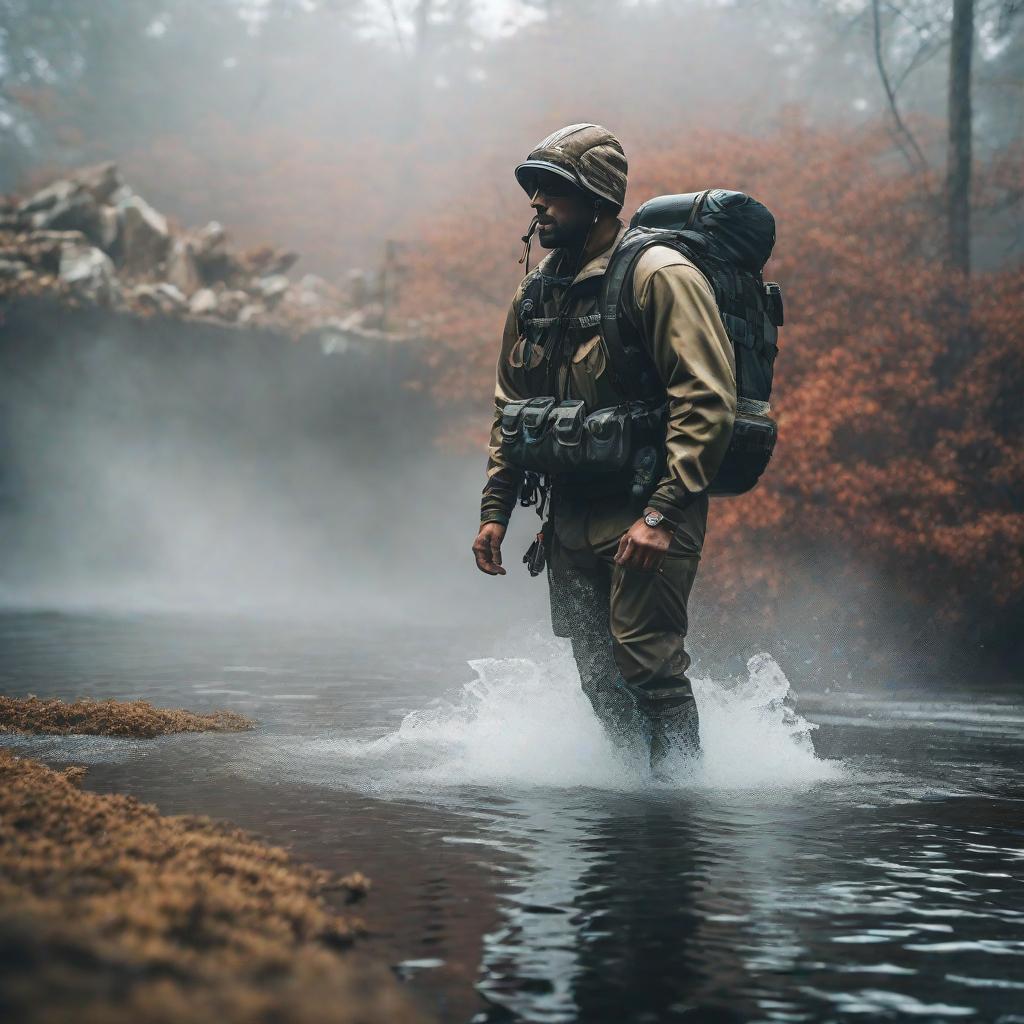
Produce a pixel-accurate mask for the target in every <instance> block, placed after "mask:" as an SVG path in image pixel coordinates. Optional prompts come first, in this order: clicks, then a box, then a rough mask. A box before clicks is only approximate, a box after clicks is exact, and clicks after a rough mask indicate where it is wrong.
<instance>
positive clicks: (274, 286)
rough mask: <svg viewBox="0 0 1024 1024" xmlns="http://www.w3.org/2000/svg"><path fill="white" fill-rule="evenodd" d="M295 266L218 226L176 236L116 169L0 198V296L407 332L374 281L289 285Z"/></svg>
mask: <svg viewBox="0 0 1024 1024" xmlns="http://www.w3.org/2000/svg"><path fill="white" fill-rule="evenodd" d="M298 259H299V255H298V253H295V252H292V251H290V250H284V249H275V248H273V247H272V246H267V245H263V246H258V247H256V248H251V249H245V250H238V249H235V248H234V247H233V246H232V245H231V243H230V239H229V236H228V233H227V231H226V230H225V228H224V227H223V225H221V224H219V223H218V222H217V221H210V222H209V223H208V224H206V225H205V226H203V227H199V228H190V229H179V228H178V227H176V225H175V224H174V223H173V221H172V220H171V219H170V218H168V217H166V216H165V215H164V214H162V213H161V212H160V211H159V210H157V209H155V208H154V207H153V206H152V205H150V204H149V203H148V202H146V200H145V199H144V198H143V197H142V196H140V195H138V194H136V193H135V192H134V191H133V190H132V189H131V188H130V187H129V186H128V185H126V184H125V183H124V181H123V180H122V178H121V174H120V172H119V170H118V168H117V166H116V164H113V163H105V164H98V165H96V166H92V167H84V168H81V169H79V170H77V171H74V172H73V173H71V174H69V175H68V176H67V177H65V178H61V179H60V180H58V181H54V182H52V183H51V184H49V185H47V186H46V187H45V188H42V189H40V190H39V191H37V192H35V193H34V194H32V195H30V196H28V197H24V198H17V197H12V196H6V197H0V299H14V298H17V297H18V296H47V297H52V298H53V299H55V300H56V301H58V302H60V303H61V304H65V305H69V306H73V307H74V306H82V305H85V306H102V307H106V308H109V309H112V310H115V311H118V312H125V313H130V314H136V315H138V316H164V317H181V318H184V319H202V320H207V321H209V320H213V321H217V322H219V323H224V324H232V325H236V326H238V327H257V328H266V329H270V330H275V331H279V332H281V333H284V334H286V335H288V336H290V337H300V336H305V335H309V334H320V335H324V336H328V337H329V336H330V335H331V334H339V333H340V334H344V335H348V336H359V337H363V338H367V339H382V340H383V339H390V340H407V339H410V338H412V337H415V336H416V334H417V331H416V326H417V325H416V324H415V323H414V322H412V321H404V322H402V323H401V324H394V323H390V324H388V327H389V328H390V329H389V330H385V329H384V312H383V311H384V309H385V308H386V306H387V305H388V303H387V302H386V298H385V296H383V295H382V294H381V285H380V275H373V274H366V273H365V272H364V271H362V270H356V271H352V272H351V274H350V277H349V279H348V280H347V281H346V282H344V283H343V284H342V286H341V287H335V286H334V285H332V284H331V283H329V282H328V281H326V280H324V279H323V278H321V277H317V276H316V275H314V274H306V275H304V276H302V277H301V278H300V279H298V280H293V279H292V278H291V277H290V276H289V273H290V271H291V270H292V268H293V267H294V265H295V264H296V263H297V262H298ZM392 298H393V297H392ZM392 304H393V303H392ZM396 327H397V328H398V329H397V330H396V329H395V328H396Z"/></svg>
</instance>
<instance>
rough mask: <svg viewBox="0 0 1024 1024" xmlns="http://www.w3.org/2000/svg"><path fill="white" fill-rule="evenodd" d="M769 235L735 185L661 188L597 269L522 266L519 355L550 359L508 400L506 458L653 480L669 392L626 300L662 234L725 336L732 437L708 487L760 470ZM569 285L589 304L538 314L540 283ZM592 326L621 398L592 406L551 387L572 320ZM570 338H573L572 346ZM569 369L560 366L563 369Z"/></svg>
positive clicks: (659, 465) (771, 325)
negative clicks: (523, 396) (538, 377)
mask: <svg viewBox="0 0 1024 1024" xmlns="http://www.w3.org/2000/svg"><path fill="white" fill-rule="evenodd" d="M774 242H775V221H774V218H773V217H772V215H771V213H770V212H769V211H768V210H767V208H765V207H764V206H763V205H762V204H760V203H758V202H757V201H756V200H754V199H751V198H750V197H748V196H746V195H744V194H743V193H741V192H728V191H726V190H723V189H714V190H706V191H704V192H696V193H689V194H686V195H678V196H659V197H657V198H655V199H652V200H650V201H649V202H647V203H645V204H644V205H643V206H641V207H640V209H639V210H637V212H636V214H634V216H633V218H632V220H631V221H630V226H629V230H628V231H627V232H626V233H625V234H624V235H623V237H622V238H621V239H620V241H619V244H618V245H617V246H616V248H615V250H614V252H613V253H612V256H611V258H610V260H609V263H608V267H607V269H606V270H605V273H604V275H603V276H601V277H596V276H595V277H593V278H589V279H586V280H584V281H582V282H580V283H579V284H578V285H575V286H573V285H571V280H572V279H571V278H558V277H553V276H552V275H549V274H547V273H546V272H545V271H544V265H543V264H541V266H539V267H537V268H536V270H534V271H533V272H532V273H531V274H529V275H528V276H527V278H526V281H525V283H524V287H523V291H522V297H521V299H520V303H519V308H518V310H517V319H518V321H519V329H520V334H521V336H522V337H523V338H524V345H523V356H524V366H529V365H530V363H531V359H532V350H533V348H534V347H535V346H541V347H542V348H543V360H542V361H543V363H544V365H545V367H546V372H545V383H546V385H547V387H545V388H544V391H545V395H544V396H543V397H538V398H532V399H527V400H524V401H518V402H510V403H508V404H507V405H506V406H505V409H504V414H503V417H502V448H503V450H504V452H505V454H506V456H507V457H508V458H509V461H511V462H512V463H513V464H515V465H518V466H520V467H522V468H524V469H527V470H531V471H534V472H540V473H547V474H549V475H555V476H558V475H561V476H564V477H568V478H576V479H586V478H593V477H602V476H605V477H608V476H610V475H616V476H617V477H620V476H622V475H623V474H625V475H630V474H632V479H633V483H632V490H633V495H634V497H636V498H638V499H642V498H644V497H645V496H647V495H649V493H650V491H651V490H653V487H654V485H655V484H656V482H657V479H658V478H659V477H660V475H661V473H662V472H663V469H664V461H663V460H664V454H665V424H666V419H667V396H666V393H665V388H664V385H663V383H662V381H661V379H660V376H659V374H658V372H657V370H656V368H655V366H654V362H653V359H652V356H651V353H650V350H649V348H648V345H647V342H646V340H645V339H644V338H643V337H642V336H641V334H640V332H639V331H638V330H637V328H636V327H635V326H634V324H633V323H632V321H631V320H630V317H629V316H628V314H627V313H626V312H625V310H624V303H625V301H626V295H627V294H630V295H631V294H632V292H631V291H630V292H628V293H627V291H626V289H627V287H628V288H630V289H631V288H632V281H633V273H634V270H635V268H636V264H637V261H638V260H639V259H640V256H641V255H642V254H643V252H645V251H646V250H647V249H648V248H650V246H652V245H667V246H668V247H670V248H672V249H675V250H676V251H677V252H679V253H680V254H682V255H683V256H685V257H686V258H687V259H688V260H690V261H691V262H692V263H693V264H694V265H695V266H696V267H697V268H698V269H699V270H700V271H701V272H702V273H703V274H704V276H705V277H706V278H707V280H708V281H709V283H710V284H711V287H712V289H713V291H714V295H715V301H716V304H717V305H718V310H719V313H720V315H721V317H722V323H723V326H724V327H725V330H726V333H727V334H728V336H729V339H730V341H731V342H732V343H733V349H734V353H735V363H736V384H737V413H736V420H735V424H734V427H733V431H732V435H731V438H730V443H729V447H728V449H727V451H726V453H725V456H724V457H723V459H722V463H721V465H720V467H719V469H718V471H717V473H716V474H715V478H714V480H713V481H712V482H711V485H710V487H709V489H708V491H709V494H711V495H712V496H725V495H736V494H743V493H745V492H746V491H749V490H750V489H751V488H752V487H754V485H755V484H756V483H757V481H758V480H759V479H760V477H761V474H762V473H763V472H764V470H765V468H766V467H767V465H768V462H769V460H770V458H771V455H772V452H773V451H774V447H775V441H776V436H777V428H776V425H775V423H774V421H773V420H772V419H771V418H770V417H769V416H768V411H769V397H770V395H771V387H772V378H773V370H774V362H775V356H776V353H777V351H778V328H779V327H780V326H781V325H782V323H783V308H782V293H781V289H780V288H779V286H778V285H777V284H775V283H773V282H768V283H767V284H766V283H765V282H764V281H763V280H762V276H761V271H762V268H763V266H764V264H765V262H766V261H767V259H768V257H769V256H770V254H771V250H772V247H773V245H774ZM552 285H563V286H569V289H568V291H567V292H566V293H564V294H563V296H562V305H563V307H564V308H568V305H569V300H570V299H573V300H575V299H578V298H580V297H581V296H583V295H587V294H590V295H595V293H596V302H595V304H594V306H593V311H592V312H590V313H586V314H584V315H581V316H574V317H568V316H560V315H556V316H553V317H551V316H537V315H536V314H537V312H538V311H542V310H543V298H544V296H545V294H546V289H548V288H550V287H551V286H552ZM595 330H596V331H598V332H600V335H601V339H602V341H603V344H604V351H605V354H606V357H607V360H608V370H609V375H610V378H611V382H612V384H613V387H614V389H615V390H616V391H617V392H618V394H619V395H620V396H621V397H622V400H621V401H619V403H618V404H616V405H614V406H608V407H605V408H600V409H596V410H594V411H591V412H589V413H588V411H587V409H586V408H585V406H584V403H583V402H582V401H580V400H579V399H567V398H564V397H563V396H561V395H558V393H557V390H556V385H557V374H558V369H559V366H560V365H561V364H562V363H563V362H564V363H566V364H567V361H568V358H569V357H570V354H571V349H568V346H569V345H572V339H573V338H578V337H579V335H578V334H577V332H578V331H589V332H592V331H595ZM574 347H575V346H574V345H573V348H574ZM568 373H569V371H568V369H567V370H566V374H567V376H568Z"/></svg>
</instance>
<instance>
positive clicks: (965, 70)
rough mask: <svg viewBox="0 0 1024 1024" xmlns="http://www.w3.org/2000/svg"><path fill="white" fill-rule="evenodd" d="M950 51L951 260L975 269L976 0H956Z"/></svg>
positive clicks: (948, 173)
mask: <svg viewBox="0 0 1024 1024" xmlns="http://www.w3.org/2000/svg"><path fill="white" fill-rule="evenodd" d="M950 43H951V45H950V51H949V149H948V151H947V156H946V218H947V225H948V233H949V251H948V259H949V264H950V266H951V267H952V268H953V269H954V270H958V271H960V272H962V273H963V274H969V273H970V272H971V50H972V48H973V45H974V0H953V32H952V37H951V40H950Z"/></svg>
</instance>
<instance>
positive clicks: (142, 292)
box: [131, 281, 188, 316]
mask: <svg viewBox="0 0 1024 1024" xmlns="http://www.w3.org/2000/svg"><path fill="white" fill-rule="evenodd" d="M131 300H132V303H133V305H135V306H136V307H137V308H139V309H141V310H142V311H143V312H154V313H161V314H163V315H164V316H175V315H177V314H179V313H183V312H184V311H185V310H186V309H187V307H188V300H187V299H186V298H185V296H184V295H182V294H181V291H180V290H179V289H178V288H175V287H174V285H173V284H168V283H167V282H166V281H161V282H160V283H159V284H139V285H136V286H135V287H134V288H133V289H132V291H131Z"/></svg>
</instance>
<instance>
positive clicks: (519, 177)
mask: <svg viewBox="0 0 1024 1024" xmlns="http://www.w3.org/2000/svg"><path fill="white" fill-rule="evenodd" d="M537 171H548V172H549V173H550V174H557V175H558V176H559V177H560V178H565V180H566V181H568V182H571V183H572V184H573V185H575V186H576V187H577V188H578V189H579V190H580V191H581V192H583V191H585V190H584V188H583V187H582V186H581V185H580V183H579V180H578V179H577V178H576V176H575V175H574V174H572V173H571V172H570V171H567V170H566V169H565V168H564V167H559V166H558V164H553V163H550V162H549V161H547V160H525V161H523V163H521V164H519V165H518V166H517V167H516V181H518V182H519V186H520V188H522V190H523V191H524V192H525V193H526V194H527V195H532V194H533V192H534V188H531V187H530V183H531V182H532V181H535V180H536V175H537Z"/></svg>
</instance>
